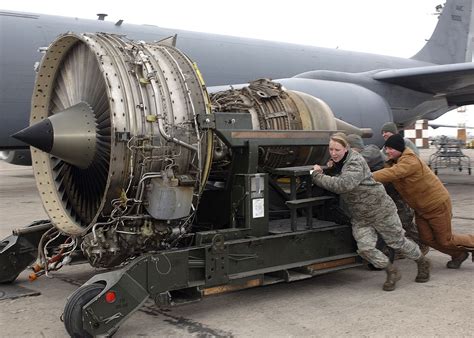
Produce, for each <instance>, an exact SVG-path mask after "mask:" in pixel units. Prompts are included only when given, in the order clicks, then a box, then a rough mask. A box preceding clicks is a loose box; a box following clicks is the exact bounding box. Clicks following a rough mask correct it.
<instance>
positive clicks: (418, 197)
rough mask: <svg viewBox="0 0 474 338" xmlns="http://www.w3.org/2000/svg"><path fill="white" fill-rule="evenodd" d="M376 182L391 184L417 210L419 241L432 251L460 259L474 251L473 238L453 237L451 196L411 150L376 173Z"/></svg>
mask: <svg viewBox="0 0 474 338" xmlns="http://www.w3.org/2000/svg"><path fill="white" fill-rule="evenodd" d="M374 179H375V180H376V181H379V182H382V183H388V182H392V183H393V185H394V186H395V189H397V191H398V192H399V193H400V195H401V196H402V198H403V199H404V200H405V201H406V202H407V203H408V205H409V206H410V207H411V208H413V209H414V210H415V222H416V224H417V226H418V232H419V235H420V240H421V241H422V242H423V243H425V244H427V245H429V246H431V247H432V248H434V249H436V250H438V251H441V252H443V253H445V254H448V255H450V256H451V257H452V258H458V257H460V256H461V255H462V254H463V253H464V252H465V251H466V250H467V249H466V248H471V250H472V248H474V235H472V234H470V235H458V234H453V233H452V229H451V218H452V215H453V214H452V206H451V198H450V196H449V192H448V191H447V190H446V188H445V187H444V185H443V183H442V182H441V181H440V180H439V178H438V177H437V176H436V175H435V174H434V173H433V172H432V171H431V169H430V168H428V166H427V165H426V164H425V162H423V161H422V160H421V159H419V158H418V157H417V156H416V155H415V154H414V153H413V151H412V150H411V149H409V148H405V150H404V151H403V153H402V155H401V156H400V157H399V158H398V159H397V160H396V161H395V162H393V163H391V164H387V167H386V168H384V169H381V170H379V171H376V172H374Z"/></svg>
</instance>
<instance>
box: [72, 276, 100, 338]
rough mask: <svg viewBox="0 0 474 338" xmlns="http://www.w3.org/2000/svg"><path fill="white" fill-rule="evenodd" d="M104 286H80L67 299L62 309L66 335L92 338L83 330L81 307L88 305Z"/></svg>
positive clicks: (95, 284)
mask: <svg viewBox="0 0 474 338" xmlns="http://www.w3.org/2000/svg"><path fill="white" fill-rule="evenodd" d="M104 287H105V286H104V285H102V284H99V283H94V284H90V285H85V286H81V287H80V288H79V289H77V290H76V291H75V292H74V293H73V294H72V295H71V296H70V297H69V299H68V301H67V303H66V306H65V307H64V313H63V320H64V326H65V327H66V331H67V333H69V335H70V336H71V337H73V338H79V337H80V338H83V337H84V338H89V337H92V336H91V335H90V334H89V333H88V332H86V331H85V330H84V327H83V320H82V307H83V306H84V305H86V304H87V303H89V301H90V300H91V299H93V298H94V297H95V296H97V295H98V294H99V293H101V291H102V290H103V289H104Z"/></svg>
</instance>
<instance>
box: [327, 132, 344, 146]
mask: <svg viewBox="0 0 474 338" xmlns="http://www.w3.org/2000/svg"><path fill="white" fill-rule="evenodd" d="M329 140H331V141H334V142H337V143H339V144H340V145H342V146H343V147H344V148H348V147H349V141H347V137H346V134H344V133H341V132H338V133H334V134H332V135H331V136H330V137H329Z"/></svg>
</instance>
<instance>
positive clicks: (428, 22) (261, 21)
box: [0, 0, 474, 132]
mask: <svg viewBox="0 0 474 338" xmlns="http://www.w3.org/2000/svg"><path fill="white" fill-rule="evenodd" d="M443 2H444V0H421V1H420V0H291V1H280V0H235V1H225V0H194V1H183V0H168V1H163V0H154V1H133V0H128V1H123V0H114V1H109V0H95V1H90V0H81V1H67V0H47V1H38V0H21V1H20V0H18V1H12V0H9V1H6V0H1V1H0V10H2V9H3V10H5V9H8V10H17V11H23V12H33V13H43V14H53V15H62V16H71V17H79V18H86V19H95V18H96V14H97V13H106V14H108V17H107V18H106V20H110V21H117V20H120V19H123V20H124V21H125V22H129V23H136V24H153V25H157V26H160V27H168V28H179V29H184V30H193V31H202V32H210V33H218V34H225V35H235V36H243V37H252V38H259V39H266V40H275V41H285V42H291V43H299V44H307V45H314V46H321V47H329V48H340V49H346V50H355V51H363V52H369V53H377V54H385V55H393V56H399V57H410V56H412V55H414V54H415V53H416V52H417V51H418V50H419V49H420V48H421V47H422V46H423V44H424V43H425V39H428V38H429V37H430V36H431V33H432V32H433V29H434V27H435V25H436V22H437V16H436V15H434V13H435V7H436V5H438V4H441V3H443ZM470 109H471V108H470ZM446 115H447V114H446ZM446 115H445V116H444V117H442V120H441V123H448V122H445V121H449V124H453V121H456V122H458V116H456V117H454V119H453V117H448V116H446ZM457 115H458V114H457ZM468 115H470V116H469V121H468V122H469V123H471V121H472V122H473V123H474V112H472V113H470V114H468ZM471 116H472V117H471ZM473 123H471V124H473ZM437 132H439V130H438V131H437Z"/></svg>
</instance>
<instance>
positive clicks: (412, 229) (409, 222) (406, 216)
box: [385, 183, 421, 245]
mask: <svg viewBox="0 0 474 338" xmlns="http://www.w3.org/2000/svg"><path fill="white" fill-rule="evenodd" d="M385 190H386V191H387V194H388V196H390V197H391V198H392V200H393V202H395V205H396V206H397V213H398V217H400V221H401V222H402V227H403V229H404V230H405V232H406V236H407V237H408V238H410V239H412V240H413V241H414V242H415V243H416V244H418V245H420V244H421V241H420V236H419V235H418V227H417V225H416V223H415V222H414V217H415V211H413V209H412V208H410V206H409V205H408V204H406V202H405V201H404V200H403V198H402V197H401V196H400V194H399V193H398V191H397V190H396V189H395V187H394V186H393V184H391V183H389V184H386V185H385Z"/></svg>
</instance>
